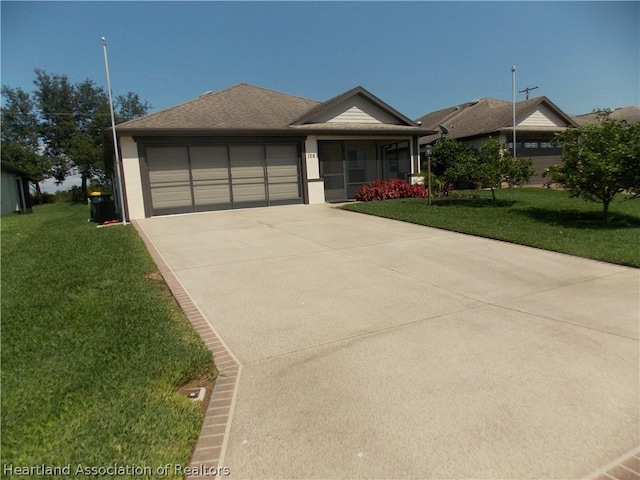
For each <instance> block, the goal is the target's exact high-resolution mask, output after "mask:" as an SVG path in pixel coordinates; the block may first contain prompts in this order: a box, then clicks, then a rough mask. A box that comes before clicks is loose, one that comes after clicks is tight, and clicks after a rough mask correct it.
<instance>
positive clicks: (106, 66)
mask: <svg viewBox="0 0 640 480" xmlns="http://www.w3.org/2000/svg"><path fill="white" fill-rule="evenodd" d="M102 50H103V51H104V69H105V70H106V72H107V90H108V92H109V109H110V110H111V130H112V132H113V148H114V149H115V151H116V176H117V177H118V194H119V195H118V199H119V202H120V211H121V212H122V224H123V225H126V224H127V215H126V213H125V211H124V191H123V188H122V175H121V174H120V152H119V151H118V136H117V135H116V119H115V116H114V115H113V98H112V96H111V80H110V79H109V62H108V60H107V40H106V39H105V38H104V37H102Z"/></svg>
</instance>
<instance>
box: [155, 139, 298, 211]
mask: <svg viewBox="0 0 640 480" xmlns="http://www.w3.org/2000/svg"><path fill="white" fill-rule="evenodd" d="M146 150H147V165H148V169H149V184H150V188H151V204H152V214H153V215H166V214H171V213H187V212H201V211H209V210H222V209H229V208H242V207H256V206H268V205H284V204H292V203H302V188H301V182H300V160H299V159H300V155H299V151H298V145H297V144H250V145H236V144H232V145H202V146H200V145H193V146H184V147H147V149H146Z"/></svg>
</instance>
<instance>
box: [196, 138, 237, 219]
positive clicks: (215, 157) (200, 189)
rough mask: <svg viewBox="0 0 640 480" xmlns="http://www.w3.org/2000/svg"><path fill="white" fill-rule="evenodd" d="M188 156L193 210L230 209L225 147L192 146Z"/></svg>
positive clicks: (227, 160) (227, 162)
mask: <svg viewBox="0 0 640 480" xmlns="http://www.w3.org/2000/svg"><path fill="white" fill-rule="evenodd" d="M189 155H190V159H191V178H192V180H193V198H194V203H195V209H196V210H197V211H198V210H210V209H222V208H231V190H230V189H231V186H230V184H229V159H228V154H227V147H226V146H225V145H215V146H194V147H190V149H189Z"/></svg>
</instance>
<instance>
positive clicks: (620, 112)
mask: <svg viewBox="0 0 640 480" xmlns="http://www.w3.org/2000/svg"><path fill="white" fill-rule="evenodd" d="M609 118H611V119H613V120H624V121H625V122H627V123H638V122H640V107H623V108H616V109H614V110H612V111H611V114H610V115H609ZM573 119H574V120H575V122H576V123H577V124H578V125H580V126H582V125H585V124H587V123H596V122H597V121H598V119H597V114H595V113H585V114H583V115H574V116H573Z"/></svg>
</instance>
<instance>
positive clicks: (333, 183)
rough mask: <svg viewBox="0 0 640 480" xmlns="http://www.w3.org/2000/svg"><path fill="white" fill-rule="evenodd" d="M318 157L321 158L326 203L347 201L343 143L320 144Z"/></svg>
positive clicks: (326, 142)
mask: <svg viewBox="0 0 640 480" xmlns="http://www.w3.org/2000/svg"><path fill="white" fill-rule="evenodd" d="M318 155H319V156H320V175H321V176H322V178H323V179H324V198H325V201H327V202H336V201H341V200H346V198H347V188H346V186H347V182H346V179H345V168H344V155H343V152H342V142H329V141H323V142H318Z"/></svg>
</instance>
